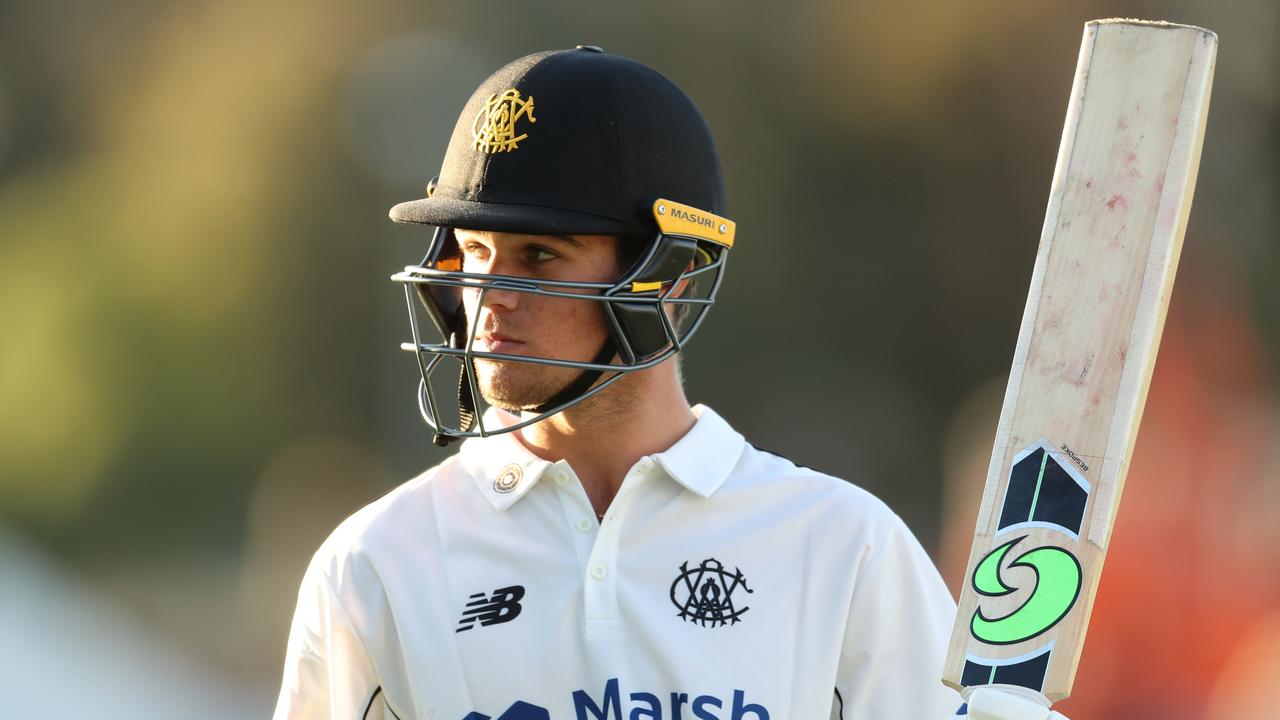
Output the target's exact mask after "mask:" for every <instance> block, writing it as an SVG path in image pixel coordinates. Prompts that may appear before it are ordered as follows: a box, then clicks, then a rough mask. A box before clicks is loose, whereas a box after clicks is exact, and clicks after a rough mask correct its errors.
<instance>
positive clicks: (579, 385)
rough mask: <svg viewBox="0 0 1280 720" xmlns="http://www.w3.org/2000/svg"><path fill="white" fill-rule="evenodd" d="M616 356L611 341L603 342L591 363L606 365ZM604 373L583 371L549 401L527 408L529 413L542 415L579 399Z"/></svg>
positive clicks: (616, 352) (615, 349)
mask: <svg viewBox="0 0 1280 720" xmlns="http://www.w3.org/2000/svg"><path fill="white" fill-rule="evenodd" d="M617 354H618V351H617V348H615V347H614V346H613V340H605V341H604V344H603V345H601V346H600V352H598V353H596V356H595V359H593V360H592V361H591V362H592V364H595V365H608V364H609V362H610V361H611V360H613V358H614V356H615V355H617ZM604 373H605V371H603V370H583V371H582V373H581V374H580V375H578V377H577V379H575V380H574V381H573V382H571V383H569V384H568V385H566V386H564V389H562V390H561V391H560V392H558V393H556V394H555V395H552V396H551V398H550V399H548V400H547V401H546V402H544V403H542V404H541V405H539V406H537V407H533V408H529V411H530V412H536V413H544V412H547V411H548V410H551V409H552V408H555V407H556V406H558V405H562V404H564V403H566V402H569V401H570V400H573V399H574V398H576V397H579V396H580V395H582V394H583V393H585V392H586V391H587V390H589V389H590V388H591V386H592V385H595V384H596V381H597V380H599V379H600V376H601V375H604Z"/></svg>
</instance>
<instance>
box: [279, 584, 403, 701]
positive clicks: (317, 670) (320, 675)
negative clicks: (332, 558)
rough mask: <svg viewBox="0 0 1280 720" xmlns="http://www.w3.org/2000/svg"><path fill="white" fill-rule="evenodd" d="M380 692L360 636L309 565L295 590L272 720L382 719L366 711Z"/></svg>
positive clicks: (333, 593)
mask: <svg viewBox="0 0 1280 720" xmlns="http://www.w3.org/2000/svg"><path fill="white" fill-rule="evenodd" d="M380 692H381V688H380V686H379V683H378V677H377V673H376V671H375V669H374V665H373V662H372V660H370V658H369V654H368V652H366V650H365V647H364V644H363V643H362V641H361V640H360V636H359V634H358V633H357V632H356V630H355V628H354V626H353V625H352V623H351V621H350V619H349V618H348V616H347V614H346V611H345V610H344V609H343V607H342V605H341V603H340V602H339V600H338V597H337V595H336V593H335V592H334V591H333V588H332V586H331V585H330V582H329V579H328V577H326V576H325V574H324V572H323V570H322V568H321V566H320V565H319V564H318V563H316V562H313V563H312V566H311V567H310V568H308V570H307V573H306V575H305V576H304V577H303V579H302V587H301V589H300V590H299V592H298V607H297V610H295V612H294V616H293V624H292V626H291V627H290V630H289V643H288V646H287V649H286V651H285V661H284V680H283V683H282V685H281V688H280V699H279V701H278V702H277V704H276V711H275V715H274V716H273V717H274V720H338V719H339V718H340V719H341V720H352V718H365V717H366V716H368V717H381V715H380V714H378V713H374V714H372V715H371V714H370V713H369V710H370V706H371V705H373V704H374V701H375V700H376V699H377V697H376V696H377V695H379V694H380ZM378 710H379V711H380V710H381V708H380V707H379V708H378Z"/></svg>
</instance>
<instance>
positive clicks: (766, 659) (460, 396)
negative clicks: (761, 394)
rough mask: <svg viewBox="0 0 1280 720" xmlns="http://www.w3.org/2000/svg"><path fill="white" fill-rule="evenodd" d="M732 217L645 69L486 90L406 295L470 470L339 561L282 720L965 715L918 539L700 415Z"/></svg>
mask: <svg viewBox="0 0 1280 720" xmlns="http://www.w3.org/2000/svg"><path fill="white" fill-rule="evenodd" d="M723 205H724V194H723V191H722V183H721V176H720V167H719V160H718V158H717V156H716V153H715V149H714V144H713V142H712V138H711V134H710V131H709V130H708V128H707V126H706V123H705V122H704V121H703V119H702V117H701V115H700V114H699V113H698V111H697V109H696V108H695V107H694V105H693V103H692V102H691V101H690V100H689V99H688V98H687V97H686V96H685V95H684V94H683V93H682V92H681V91H680V90H679V89H678V88H676V87H675V86H674V85H673V84H672V83H671V82H670V81H668V80H667V79H666V78H664V77H663V76H661V75H659V74H658V73H657V72H655V71H653V70H651V69H650V68H647V67H645V66H643V65H640V64H639V63H635V62H632V61H630V60H625V59H623V58H619V57H616V56H612V55H608V54H605V53H604V52H603V51H601V50H600V49H599V48H594V47H583V46H580V47H579V48H577V49H574V50H567V51H557V52H547V53H538V54H535V55H530V56H528V57H525V58H521V59H520V60H517V61H515V62H513V63H511V64H510V65H508V66H506V67H504V68H502V69H501V70H499V71H498V72H497V73H495V74H494V75H493V76H492V77H490V78H489V79H488V80H486V81H485V83H484V84H482V85H481V87H480V88H479V89H478V90H477V91H476V93H475V94H474V95H473V97H472V98H471V100H470V102H469V103H468V104H467V107H466V108H465V109H464V111H463V113H462V116H461V118H460V119H459V121H458V125H457V127H456V129H455V131H454V134H453V137H452V140H451V142H450V145H449V148H448V151H447V153H446V156H445V161H444V166H443V168H442V171H441V174H440V177H439V178H438V180H437V181H433V182H432V184H431V186H429V188H428V197H427V198H425V199H422V200H417V201H413V202H409V203H403V204H401V205H398V206H396V207H395V208H393V209H392V211H391V217H392V218H393V219H394V220H396V221H399V222H407V223H419V224H427V225H434V226H436V227H437V228H438V229H437V231H436V233H435V235H434V238H433V240H432V242H431V244H430V247H429V249H428V252H427V256H426V257H425V258H424V260H423V262H422V263H421V264H419V265H416V266H412V267H410V268H407V269H406V270H405V272H404V273H401V274H399V275H397V276H396V279H397V280H398V281H400V282H402V283H404V285H405V289H406V297H407V298H408V299H409V303H410V308H409V309H410V320H411V328H412V331H413V340H414V341H413V343H412V344H410V345H408V346H407V349H409V350H411V351H413V352H414V353H415V355H416V357H417V358H418V360H419V364H420V368H421V370H422V375H423V378H422V384H421V386H420V390H419V398H418V399H419V404H420V407H421V409H422V412H423V416H424V418H425V419H426V420H427V422H428V423H429V424H430V426H431V427H432V428H433V430H434V433H435V438H436V441H437V442H438V443H440V444H447V443H449V442H452V441H453V440H456V439H459V438H466V441H465V442H463V443H462V445H461V448H460V451H459V452H458V453H457V454H456V455H454V456H453V457H451V458H450V459H449V460H446V461H445V462H444V463H442V464H441V465H439V466H437V467H435V468H432V469H431V470H428V471H427V472H426V473H424V474H423V475H421V476H420V477H418V478H416V479H414V480H412V481H410V482H408V483H406V484H404V485H402V486H401V487H399V488H398V489H396V490H395V491H393V492H392V493H390V494H389V495H387V496H386V497H383V498H382V499H380V500H378V501H377V502H375V503H373V504H371V505H369V506H368V507H366V508H364V509H363V510H360V511H359V512H357V513H356V514H355V515H353V516H351V517H350V518H348V519H347V520H346V521H345V522H343V523H342V525H341V526H339V527H338V529H337V530H336V531H335V532H334V533H333V535H332V536H331V537H330V538H329V539H328V540H327V541H326V542H325V543H324V545H323V546H322V547H321V548H320V550H319V551H318V552H317V553H316V555H315V558H314V559H313V561H312V563H311V565H310V567H309V568H308V570H307V573H306V576H305V578H304V579H303V583H302V590H301V592H300V594H299V599H298V608H297V613H296V615H295V618H294V623H293V627H292V632H291V636H290V639H289V646H288V653H287V657H286V663H285V676H284V685H283V689H282V692H281V695H280V700H279V704H278V706H277V708H276V718H277V719H278V720H285V719H295V718H296V719H302V718H344V719H345V718H392V717H394V718H398V719H399V720H408V719H409V718H422V719H423V720H426V719H428V718H429V719H431V720H550V719H552V718H554V719H555V720H568V719H570V718H576V719H577V720H586V719H588V718H593V719H598V720H604V719H606V718H607V719H609V720H624V719H626V720H638V719H640V718H654V719H656V718H663V719H672V718H684V719H686V720H708V719H711V718H722V719H724V720H729V719H731V718H732V719H734V720H770V719H772V720H784V719H786V718H793V719H795V720H811V719H813V718H846V719H852V718H885V719H886V720H887V719H890V718H892V719H894V720H903V719H915V718H926V719H928V718H943V717H950V716H952V714H953V713H955V712H956V707H957V706H958V705H959V704H960V700H959V697H958V696H957V695H956V694H955V693H954V692H952V691H951V690H949V689H947V688H945V687H943V685H942V684H941V683H940V681H939V679H938V678H939V674H940V670H941V667H942V659H943V655H944V653H945V645H946V641H947V637H948V632H949V629H950V627H951V623H952V621H953V619H954V615H955V606H954V604H953V602H952V599H951V597H950V596H949V594H948V593H947V590H946V588H945V587H944V586H943V584H942V581H941V579H940V578H939V576H938V574H937V572H936V570H935V569H934V567H933V565H932V563H931V562H930V561H929V558H928V557H927V556H926V555H925V553H924V551H923V550H922V549H921V547H920V545H919V544H918V543H917V542H916V540H915V538H914V537H913V536H912V535H911V533H910V531H909V530H908V529H907V528H906V527H905V525H904V524H903V523H902V521H901V520H900V519H899V518H898V517H897V516H896V515H894V513H893V512H892V511H890V510H889V509H888V508H887V507H886V506H885V505H884V504H882V503H881V502H879V501H878V500H876V499H875V498H873V497H872V496H870V495H869V494H867V493H866V492H863V491H862V490H859V489H858V488H856V487H855V486H853V485H850V484H848V483H845V482H844V481H841V480H838V479H835V478H831V477H828V476H825V475H822V474H819V473H816V472H813V471H811V470H807V469H804V468H800V467H797V466H796V465H794V464H792V463H790V462H788V461H786V460H784V459H782V458H779V457H777V456H774V455H771V454H769V453H766V452H763V451H760V450H758V449H756V448H754V447H752V446H751V445H750V444H748V443H747V442H746V441H745V440H744V439H743V437H742V436H741V435H739V434H738V433H737V432H735V431H734V430H733V429H732V428H731V427H730V426H729V424H728V423H726V422H725V421H724V420H723V419H721V418H720V417H719V416H718V415H716V414H715V413H714V412H713V411H712V410H711V409H709V408H706V407H701V406H699V407H690V406H689V403H688V401H687V400H686V399H685V396H684V392H683V390H682V387H681V382H680V375H679V369H678V364H677V361H676V358H675V353H676V352H677V351H678V350H679V349H680V348H682V347H683V345H684V344H685V342H686V341H687V340H688V339H689V338H690V337H691V336H692V334H693V332H694V331H695V330H696V329H697V326H698V324H699V323H700V322H701V320H702V318H703V315H704V312H705V311H706V309H707V308H708V307H709V306H710V305H711V304H712V303H713V302H714V300H715V291H716V288H717V287H718V284H719V280H720V275H721V272H722V271H723V269H724V266H725V261H726V258H727V255H728V253H729V250H730V249H731V248H732V247H733V242H734V230H735V228H734V225H733V223H732V222H731V221H729V220H727V219H726V218H724V217H722V215H723V212H724V211H723ZM420 316H424V317H425V322H426V323H427V324H430V325H433V326H434V327H435V328H436V329H437V330H438V331H439V332H440V333H441V335H442V336H443V342H440V343H435V344H431V343H427V342H424V341H423V339H422V338H421V332H420V331H421V327H422V325H423V324H424V321H423V320H422V319H421V318H420ZM442 382H447V383H449V386H448V391H447V394H446V393H445V392H438V391H439V390H440V388H439V387H438V386H439V385H441V384H442ZM455 393H456V395H455ZM485 406H488V409H487V410H485V409H484V407H485ZM1032 709H1033V710H1038V709H1037V708H1032ZM1046 714H1047V711H1044V710H1039V714H1037V715H1027V716H1026V717H1038V718H1043V717H1045V715H1046ZM984 717H997V718H1002V719H1007V720H1012V719H1013V718H1021V717H1023V716H1020V715H1008V714H1005V715H992V716H984Z"/></svg>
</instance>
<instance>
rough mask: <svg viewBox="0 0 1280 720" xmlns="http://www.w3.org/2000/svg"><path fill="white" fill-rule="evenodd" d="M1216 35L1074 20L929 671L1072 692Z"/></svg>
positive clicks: (1195, 157)
mask: <svg viewBox="0 0 1280 720" xmlns="http://www.w3.org/2000/svg"><path fill="white" fill-rule="evenodd" d="M1216 50H1217V36H1216V35H1215V34H1214V33H1212V32H1210V31H1208V30H1204V29H1202V28H1198V27H1191V26H1188V25H1175V24H1170V23H1162V22H1143V21H1139V20H1096V21H1093V22H1089V23H1086V24H1085V27H1084V42H1083V45H1082V47H1081V49H1080V59H1079V62H1078V64H1077V66H1076V75H1075V82H1074V84H1073V85H1072V89H1071V100H1070V103H1069V104H1068V107H1067V118H1066V126H1065V128H1064V130H1063V133H1062V144H1061V146H1060V148H1059V150H1058V164H1057V167H1056V168H1055V169H1054V173H1053V184H1052V186H1051V188H1050V191H1049V209H1048V212H1047V213H1046V215H1045V221H1044V229H1043V231H1042V233H1041V236H1040V248H1039V251H1038V253H1037V255H1036V261H1035V268H1034V270H1033V271H1032V274H1031V290H1030V292H1029V293H1028V296H1027V307H1026V310H1025V311H1024V313H1023V316H1022V327H1021V330H1020V332H1019V334H1018V344H1017V347H1016V348H1015V349H1014V353H1013V367H1012V370H1011V371H1010V373H1009V386H1008V389H1007V390H1006V391H1005V397H1004V405H1003V408H1002V409H1001V412H1000V421H999V424H998V425H997V427H996V440H995V447H994V448H993V449H992V452H991V465H990V467H989V469H988V471H987V483H986V488H985V490H984V491H983V496H982V504H981V506H980V509H979V511H978V523H977V528H976V530H975V532H974V539H973V549H972V550H971V551H970V554H969V565H968V570H967V571H966V574H965V580H964V587H963V589H962V591H961V595H960V601H959V611H958V615H957V617H956V624H955V629H954V631H953V632H952V635H951V645H950V648H949V650H948V653H947V659H946V664H945V666H944V669H943V678H942V680H943V682H944V683H946V684H947V685H949V686H951V687H953V688H955V689H957V690H959V691H961V693H962V694H963V695H964V697H965V699H966V700H967V699H968V697H969V692H970V691H971V690H972V689H973V688H976V687H979V686H986V685H993V686H998V687H1000V688H1001V689H1003V690H1007V691H1011V692H1013V693H1015V694H1019V695H1023V696H1028V697H1030V698H1032V699H1036V700H1038V701H1039V702H1041V703H1042V704H1046V705H1047V704H1049V703H1054V702H1058V701H1060V700H1062V699H1063V698H1065V697H1067V696H1068V695H1069V694H1070V693H1071V686H1072V683H1073V681H1074V679H1075V674H1076V667H1077V665H1078V664H1079V662H1080V653H1081V650H1082V649H1083V646H1084V636H1085V631H1086V629H1087V628H1088V625H1089V614H1090V611H1091V610H1092V608H1093V600H1094V595H1095V593H1096V592H1097V590H1098V579H1099V577H1100V576H1101V574H1102V563H1103V560H1104V559H1105V557H1106V552H1107V543H1108V541H1109V540H1110V538H1111V529H1112V526H1113V523H1114V521H1115V518H1116V510H1117V508H1118V506H1119V504H1120V493H1121V490H1122V489H1123V488H1124V479H1125V471H1126V470H1127V466H1128V464H1129V458H1130V455H1131V454H1132V451H1133V443H1134V439H1135V438H1136V436H1137V433H1138V424H1139V422H1140V420H1141V419H1142V406H1143V404H1144V403H1145V402H1146V396H1147V387H1148V385H1149V384H1150V380H1151V372H1152V370H1153V368H1154V366H1155V359H1156V349H1157V347H1158V346H1159V344H1160V332H1161V330H1162V328H1163V326H1164V317H1165V310H1166V308H1167V307H1168V304H1169V293H1170V291H1171V290H1172V288H1173V276H1174V272H1175V270H1176V269H1177V266H1178V255H1179V252H1180V250H1181V248H1182V236H1183V233H1184V231H1185V230H1186V226H1187V215H1188V213H1189V211H1190V210H1191V195H1192V192H1193V191H1194V189H1195V182H1196V169H1197V167H1198V165H1199V162H1200V147H1201V144H1202V143H1203V139H1204V127H1205V118H1206V114H1207V112H1208V108H1209V86H1210V84H1211V82H1212V79H1213V66H1214V57H1215V54H1216Z"/></svg>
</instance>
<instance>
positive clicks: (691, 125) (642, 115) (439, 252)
mask: <svg viewBox="0 0 1280 720" xmlns="http://www.w3.org/2000/svg"><path fill="white" fill-rule="evenodd" d="M723 212H724V185H723V179H722V177H721V171H720V161H719V157H718V156H717V154H716V150H715V144H714V141H713V140H712V137H711V131H710V130H709V129H708V127H707V124H706V121H705V120H703V118H702V115H701V114H700V113H699V112H698V109H697V107H695V106H694V104H693V102H692V101H691V100H689V98H688V96H686V95H685V94H684V93H683V92H682V91H681V90H680V89H679V88H677V87H676V86H675V84H674V83H672V82H671V81H670V80H668V79H667V78H665V77H663V76H662V75H661V74H659V73H658V72H657V71H655V70H653V69H652V68H649V67H647V66H645V65H642V64H640V63H638V62H635V61H633V60H628V59H626V58H621V57H618V56H615V55H609V54H606V53H604V52H603V51H602V50H600V49H599V48H596V47H589V46H581V45H580V46H578V48H577V49H574V50H557V51H549V52H541V53H535V54H533V55H528V56H526V57H523V58H520V59H519V60H516V61H515V62H512V63H510V64H509V65H507V66H506V67H503V68H502V69H501V70H498V71H497V72H496V73H494V74H493V75H492V76H490V77H489V78H488V79H487V80H485V81H484V82H483V83H482V84H481V85H480V87H479V88H478V89H477V90H476V92H475V93H474V94H473V95H472V96H471V99H470V100H469V101H468V102H467V105H466V107H465V108H464V109H463V111H462V115H461V117H460V118H459V119H458V124H457V126H456V127H455V128H454V131H453V137H452V138H451V139H450V141H449V148H448V151H447V152H446V153H445V158H444V164H443V167H442V168H441V171H440V175H439V176H438V177H437V178H435V179H433V180H432V181H431V183H430V184H429V185H428V187H427V197H426V198H423V199H420V200H414V201H410V202H405V203H401V204H399V205H396V206H395V207H393V208H392V209H391V213H390V215H391V219H392V220H395V221H396V222H402V223H418V224H423V225H434V226H436V228H437V229H436V232H435V235H434V238H433V240H432V242H431V246H430V249H429V250H428V252H427V255H426V257H425V258H423V260H422V262H421V263H420V264H418V265H413V266H409V267H407V268H405V270H404V272H401V273H397V274H396V275H394V276H393V278H392V279H394V280H396V281H398V282H401V283H404V284H405V295H406V299H407V300H408V302H409V315H410V318H409V319H410V327H411V329H412V332H413V343H412V344H405V345H403V346H402V347H404V348H405V349H406V350H410V351H413V352H414V353H416V354H417V357H418V363H419V367H420V369H421V371H422V382H421V385H420V389H419V407H420V408H421V411H422V415H423V417H424V419H426V421H427V423H428V424H429V425H431V427H432V428H433V429H434V430H435V432H436V442H437V443H438V444H446V443H447V442H448V441H449V440H450V439H456V438H460V437H472V436H483V435H488V434H493V433H495V432H506V431H510V430H514V429H517V428H520V427H524V426H525V425H528V424H531V423H534V422H537V421H538V420H541V419H543V418H545V417H547V416H549V415H552V414H554V413H557V412H559V411H561V410H563V409H565V408H567V407H569V406H571V405H573V404H575V403H577V402H579V401H581V400H582V399H584V398H586V397H588V396H590V395H592V394H594V393H596V392H598V391H599V390H601V389H602V388H604V387H606V386H607V385H608V384H610V383H611V382H613V381H615V380H617V379H618V378H620V377H621V376H622V374H624V373H626V372H630V371H634V370H642V369H645V368H649V367H652V366H654V365H656V364H658V363H660V362H662V361H663V360H665V359H667V358H668V357H670V356H671V355H672V354H674V353H675V352H677V351H679V350H680V349H681V348H682V347H683V345H684V343H685V342H686V341H687V340H688V338H689V337H690V336H692V335H693V332H694V331H695V330H696V329H697V327H698V325H699V324H700V322H701V320H702V318H703V314H704V312H705V311H706V309H707V308H708V307H709V306H710V305H711V304H712V303H713V302H714V301H715V294H716V290H717V288H718V286H719V284H720V278H721V274H722V271H723V269H724V265H725V260H726V256H727V252H728V250H729V248H731V247H732V246H733V237H734V223H733V222H731V221H729V220H727V219H725V218H724V217H722V215H723ZM454 228H466V229H470V230H489V231H497V232H513V233H527V234H541V235H568V234H596V235H617V236H621V237H622V238H624V239H626V240H629V241H631V245H632V246H633V247H634V248H636V250H637V252H636V253H635V255H636V260H635V262H634V263H633V264H632V265H631V266H630V268H629V269H627V270H626V271H625V272H623V273H622V275H621V276H620V277H619V278H618V279H617V280H616V281H614V282H608V283H583V282H567V281H544V280H533V279H530V278H517V277H508V276H499V275H485V274H474V273H463V272H461V258H460V256H459V253H458V248H457V245H456V243H455V242H454V240H453V238H452V234H453V229H454ZM498 287H500V288H501V289H503V290H508V291H510V290H515V291H518V292H527V293H532V294H538V295H549V296H554V297H570V298H573V299H578V300H583V301H588V302H595V303H599V304H600V306H601V308H602V310H603V312H604V315H605V318H606V321H607V325H608V327H609V331H610V338H609V340H608V341H607V342H606V343H605V346H604V347H603V348H601V351H600V353H599V355H598V356H597V358H596V359H595V360H594V361H593V362H577V361H568V360H558V359H553V358H542V357H531V356H524V355H505V354H501V353H492V352H483V351H477V350H473V349H472V347H471V345H472V341H471V338H472V335H473V333H472V332H469V331H468V328H467V319H466V317H465V314H464V312H463V307H462V299H461V298H462V290H463V289H464V288H469V289H472V290H477V291H478V292H479V293H480V303H481V304H483V303H484V294H485V293H486V292H488V290H489V289H490V288H498ZM415 297H416V300H415ZM418 307H421V308H422V309H423V310H425V312H426V314H427V316H428V317H429V318H430V320H431V322H432V324H433V325H435V327H436V329H437V330H439V331H440V333H441V336H442V339H443V342H441V343H437V344H429V343H424V342H423V341H422V337H421V334H420V324H419V322H418V312H417V308H418ZM447 358H451V359H452V360H453V361H454V362H456V363H457V364H458V365H460V370H459V373H458V378H459V379H458V395H457V397H458V409H457V413H456V417H455V418H452V419H446V418H444V417H442V415H441V412H440V404H439V403H438V402H437V400H436V394H437V393H435V392H434V391H433V388H432V382H431V381H432V376H433V374H434V373H436V372H438V371H440V370H441V368H442V367H443V364H442V361H445V360H446V359H447ZM475 358H489V359H493V360H501V361H504V362H524V363H537V364H547V365H558V366H564V367H572V368H578V369H580V370H582V371H583V372H582V374H581V375H580V377H579V378H578V379H577V380H576V381H575V382H573V383H570V385H569V386H568V387H566V388H564V389H563V390H562V391H560V392H559V393H558V394H556V395H555V396H554V397H552V398H550V399H548V400H547V401H546V402H544V403H542V404H541V405H540V406H538V407H536V408H532V410H533V411H534V413H535V416H534V417H532V418H529V419H527V420H525V421H523V422H520V423H518V424H514V425H509V426H506V427H503V428H485V427H484V422H483V419H481V417H480V415H481V413H478V412H477V406H476V404H477V400H478V399H480V394H479V391H478V388H477V386H476V382H475V378H474V370H473V367H472V361H473V360H474V359H475ZM605 374H608V377H605V379H604V380H603V381H600V382H597V381H598V380H600V378H601V376H602V375H605ZM452 420H456V422H453V421H452ZM477 421H478V423H479V427H478V428H477V427H476V424H477Z"/></svg>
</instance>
